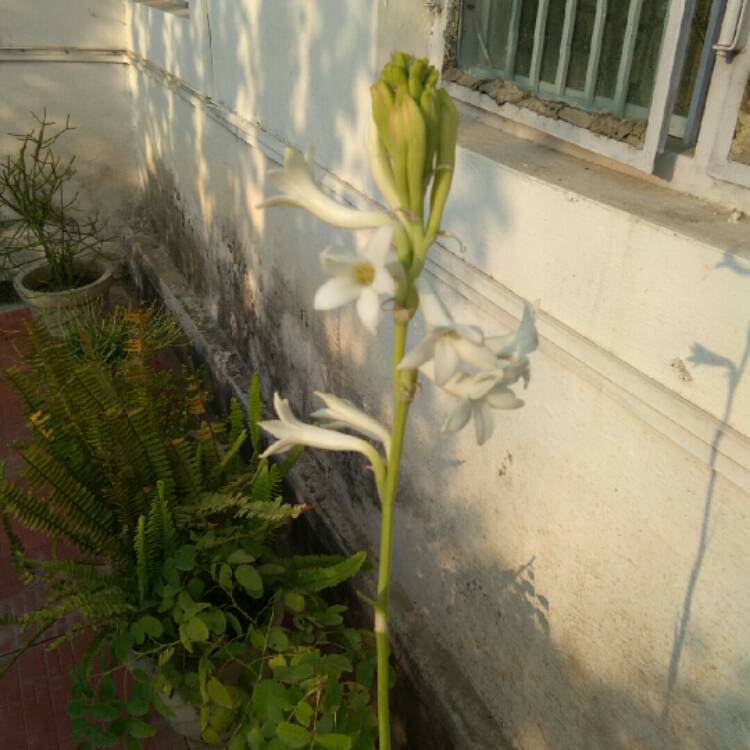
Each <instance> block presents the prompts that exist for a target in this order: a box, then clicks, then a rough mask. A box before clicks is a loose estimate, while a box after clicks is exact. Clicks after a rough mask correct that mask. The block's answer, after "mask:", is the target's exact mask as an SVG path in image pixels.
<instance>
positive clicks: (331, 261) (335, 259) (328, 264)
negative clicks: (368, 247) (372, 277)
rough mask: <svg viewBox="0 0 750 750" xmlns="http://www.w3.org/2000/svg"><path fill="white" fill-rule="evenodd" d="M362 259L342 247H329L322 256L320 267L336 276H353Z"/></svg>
mask: <svg viewBox="0 0 750 750" xmlns="http://www.w3.org/2000/svg"><path fill="white" fill-rule="evenodd" d="M361 262H362V258H360V257H359V256H358V255H355V254H354V253H352V252H349V251H348V250H345V249H344V248H342V247H327V248H326V249H325V250H323V252H322V253H321V254H320V265H321V266H322V267H323V270H324V271H327V272H328V273H330V274H331V275H334V276H343V275H345V274H353V273H354V269H355V268H356V266H358V265H359V264H360V263H361Z"/></svg>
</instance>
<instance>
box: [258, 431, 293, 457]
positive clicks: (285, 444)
mask: <svg viewBox="0 0 750 750" xmlns="http://www.w3.org/2000/svg"><path fill="white" fill-rule="evenodd" d="M258 424H260V423H258ZM295 446H296V443H294V442H290V441H289V440H277V441H276V442H275V443H271V445H269V446H268V448H266V449H265V450H264V451H263V453H261V454H260V458H269V457H270V456H275V455H276V454H277V453H286V452H287V451H288V450H290V449H292V448H294V447H295Z"/></svg>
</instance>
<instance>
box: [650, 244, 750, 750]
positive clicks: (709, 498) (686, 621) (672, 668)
mask: <svg viewBox="0 0 750 750" xmlns="http://www.w3.org/2000/svg"><path fill="white" fill-rule="evenodd" d="M723 269H726V270H728V271H730V272H732V273H735V274H738V275H740V276H747V277H750V268H748V267H746V266H743V265H741V264H740V263H738V262H737V258H736V257H735V256H734V255H733V254H732V253H730V252H725V253H724V257H723V259H722V260H721V261H720V262H719V263H718V264H717V265H716V268H715V271H721V270H723ZM688 361H689V362H690V363H691V364H692V365H693V366H694V367H700V366H705V367H715V368H719V369H722V370H724V371H725V376H726V381H727V392H726V400H725V405H724V414H723V416H722V419H721V422H720V424H719V426H718V428H717V430H716V433H715V434H714V437H713V440H712V441H711V452H710V458H709V464H708V466H709V471H710V473H709V480H708V484H707V486H706V491H705V499H704V506H703V521H702V524H701V527H700V534H699V537H698V547H697V549H696V552H695V559H694V561H693V565H692V567H691V569H690V574H689V576H688V581H687V587H686V589H685V597H684V601H683V604H682V609H681V611H680V614H679V621H678V623H677V626H676V627H675V635H674V645H673V647H672V654H671V657H670V662H669V671H668V673H667V683H666V689H665V694H664V706H663V709H662V719H663V721H664V722H665V723H666V722H668V720H669V715H670V710H671V708H672V703H673V700H674V696H675V691H676V689H677V685H678V679H679V673H680V663H681V661H682V659H683V654H684V651H685V645H686V642H687V640H688V636H689V631H690V619H691V615H692V610H693V605H694V600H695V595H696V590H697V588H698V586H699V584H700V577H701V570H702V568H703V565H704V562H705V559H706V555H707V554H708V552H709V549H710V544H711V541H712V539H711V528H712V524H711V522H712V515H713V513H714V506H715V504H716V500H717V498H716V483H717V479H718V472H717V465H716V464H717V459H718V456H719V449H720V447H721V443H722V441H723V439H724V436H725V432H726V430H727V429H729V424H730V419H731V417H732V412H733V408H734V402H735V396H736V395H737V389H738V388H739V385H740V383H741V382H742V380H743V378H744V377H745V374H746V371H747V366H748V362H749V361H750V323H749V324H748V329H747V336H746V341H745V348H744V350H743V351H742V353H741V354H740V356H739V358H738V359H737V360H736V361H735V360H732V359H731V358H729V357H727V356H724V355H722V354H719V353H717V352H713V351H711V350H710V349H708V348H707V347H706V346H705V345H703V344H702V343H699V342H696V343H695V344H693V349H692V351H691V353H690V356H689V357H688ZM713 541H716V540H713ZM737 671H738V675H739V676H740V679H741V681H742V682H744V685H745V687H746V690H745V691H743V693H742V695H736V696H728V697H727V701H726V703H727V706H726V709H725V711H726V713H725V717H726V719H727V720H730V721H733V722H735V723H736V725H737V726H738V728H739V730H740V731H741V733H742V734H744V736H745V738H746V741H747V742H748V743H750V706H748V702H747V696H748V695H750V664H747V663H746V664H743V665H739V668H738V670H737ZM717 729H718V727H717Z"/></svg>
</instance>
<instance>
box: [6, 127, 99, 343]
mask: <svg viewBox="0 0 750 750" xmlns="http://www.w3.org/2000/svg"><path fill="white" fill-rule="evenodd" d="M35 118H36V116H35ZM36 120H37V123H38V126H37V127H35V128H33V129H32V130H31V131H29V132H27V133H25V134H23V135H18V136H16V137H17V139H18V141H19V142H20V146H19V148H18V151H17V153H16V154H15V155H9V156H8V157H7V158H6V160H5V162H4V163H2V164H0V229H2V231H1V232H0V270H12V271H14V272H15V276H14V282H13V283H14V287H15V289H16V293H17V294H18V295H19V297H21V299H23V300H24V301H25V302H27V303H28V304H29V305H30V306H31V308H32V310H33V311H34V313H35V314H36V315H37V316H39V317H41V318H42V319H43V320H44V322H45V324H46V325H47V326H48V327H49V329H50V331H52V332H53V334H55V335H57V336H59V335H62V333H63V331H64V330H65V329H66V327H68V326H69V324H70V321H71V320H72V319H73V318H74V317H75V316H76V314H77V311H78V310H80V308H81V306H83V305H86V304H88V303H90V302H91V301H92V300H95V299H103V298H105V297H106V294H107V291H108V289H109V287H110V285H111V283H112V269H111V267H110V266H109V264H108V263H107V262H106V261H105V260H104V259H103V258H102V256H101V250H102V247H103V244H104V242H105V237H104V234H103V229H104V228H103V224H102V222H101V220H100V218H99V215H98V214H93V215H89V216H81V215H80V212H79V211H78V208H77V203H78V194H77V193H76V192H74V191H73V190H71V189H70V182H71V180H72V179H73V177H74V176H75V173H76V171H75V168H74V163H75V157H71V158H70V159H64V158H63V157H61V156H59V155H57V154H56V153H55V152H54V150H53V147H54V146H55V144H56V143H57V141H58V140H59V139H60V138H61V137H62V136H63V135H65V134H66V133H68V132H69V131H70V130H72V129H73V128H72V127H71V126H70V121H69V119H68V120H66V122H65V125H64V126H62V127H60V128H57V129H55V123H54V122H51V121H49V120H48V119H47V116H46V112H45V114H44V115H43V116H42V117H41V118H36Z"/></svg>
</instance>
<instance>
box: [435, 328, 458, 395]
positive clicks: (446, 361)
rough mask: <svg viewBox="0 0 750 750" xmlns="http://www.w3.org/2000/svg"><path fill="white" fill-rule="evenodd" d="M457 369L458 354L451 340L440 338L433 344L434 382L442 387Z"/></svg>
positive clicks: (444, 337) (445, 337)
mask: <svg viewBox="0 0 750 750" xmlns="http://www.w3.org/2000/svg"><path fill="white" fill-rule="evenodd" d="M457 369H458V352H457V350H456V347H455V346H454V341H453V339H450V338H448V337H447V336H440V337H439V338H438V340H437V341H436V342H435V382H436V383H437V384H438V385H444V384H445V383H447V382H448V381H449V380H450V379H451V378H452V377H453V375H454V374H455V372H456V370H457Z"/></svg>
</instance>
